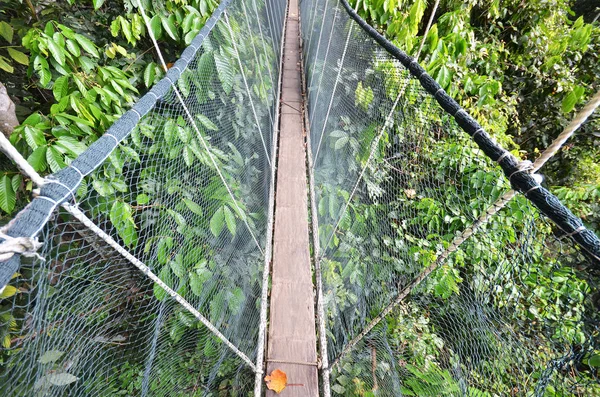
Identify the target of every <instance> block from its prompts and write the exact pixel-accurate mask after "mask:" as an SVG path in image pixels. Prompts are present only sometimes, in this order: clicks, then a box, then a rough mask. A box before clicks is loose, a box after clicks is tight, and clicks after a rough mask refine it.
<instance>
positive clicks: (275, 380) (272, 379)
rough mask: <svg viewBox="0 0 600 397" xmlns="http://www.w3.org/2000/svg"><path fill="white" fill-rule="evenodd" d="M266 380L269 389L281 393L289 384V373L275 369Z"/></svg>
mask: <svg viewBox="0 0 600 397" xmlns="http://www.w3.org/2000/svg"><path fill="white" fill-rule="evenodd" d="M265 382H267V389H269V390H273V391H274V392H275V393H277V394H279V393H281V391H282V390H283V389H285V385H287V375H286V374H285V372H283V371H281V370H279V369H275V370H273V372H271V375H269V376H265Z"/></svg>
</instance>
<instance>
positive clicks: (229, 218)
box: [223, 206, 236, 236]
mask: <svg viewBox="0 0 600 397" xmlns="http://www.w3.org/2000/svg"><path fill="white" fill-rule="evenodd" d="M223 213H224V215H225V223H226V224H227V229H229V232H230V233H231V234H232V235H233V236H235V229H236V222H235V215H233V212H232V211H231V210H230V209H229V207H228V206H224V207H223Z"/></svg>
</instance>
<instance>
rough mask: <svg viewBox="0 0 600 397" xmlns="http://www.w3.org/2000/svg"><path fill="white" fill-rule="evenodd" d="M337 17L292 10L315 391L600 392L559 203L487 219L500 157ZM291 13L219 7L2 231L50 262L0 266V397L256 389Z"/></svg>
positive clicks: (575, 230)
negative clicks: (300, 92)
mask: <svg viewBox="0 0 600 397" xmlns="http://www.w3.org/2000/svg"><path fill="white" fill-rule="evenodd" d="M347 7H348V5H347V3H345V0H320V1H317V0H304V1H303V2H302V3H301V15H300V16H301V24H302V39H303V51H304V53H303V56H304V58H303V61H304V72H305V76H304V77H305V82H306V88H307V92H306V95H307V103H306V110H307V114H306V119H307V120H308V123H307V124H308V127H309V128H310V133H309V136H308V137H307V139H308V144H309V145H308V146H307V149H308V150H309V154H310V158H309V164H310V165H311V168H310V175H309V177H310V180H311V182H312V183H311V185H312V187H313V190H314V192H313V193H314V201H313V203H312V204H313V208H312V213H313V215H314V216H313V219H312V222H313V226H314V229H313V230H314V231H315V236H314V237H315V239H314V241H315V246H314V247H313V250H314V252H315V254H316V262H315V269H316V270H317V272H316V277H315V279H316V281H317V293H316V295H317V296H319V294H320V291H319V282H320V281H322V289H323V294H324V297H323V299H322V300H321V302H319V304H322V305H323V308H324V310H323V312H324V313H323V321H322V324H323V325H324V328H325V332H324V333H323V335H324V336H325V341H326V349H325V350H323V351H321V357H322V362H323V363H324V364H325V368H323V369H322V374H323V375H325V376H324V377H323V380H324V382H322V384H321V388H322V389H321V390H322V391H323V393H324V394H325V395H327V391H328V388H329V387H330V388H331V391H332V393H333V394H334V395H344V396H396V395H397V396H445V395H448V396H459V395H468V396H477V397H484V396H489V397H491V396H600V380H599V378H598V373H597V369H598V368H600V346H599V345H600V340H599V338H600V336H599V333H600V327H599V325H598V324H599V321H598V320H599V318H598V314H597V312H598V307H599V306H600V305H599V303H598V302H599V301H600V299H599V295H598V293H597V291H598V280H599V278H598V273H597V272H598V268H599V267H598V263H596V262H594V261H593V259H590V258H591V257H593V255H595V254H594V252H596V251H594V250H595V249H596V248H594V246H593V244H596V243H597V241H598V239H597V237H595V236H594V235H593V233H592V232H590V231H589V230H584V229H581V224H580V220H578V219H576V220H577V222H579V224H577V222H575V223H571V224H570V225H571V228H570V229H565V228H564V227H563V226H561V225H560V222H559V223H557V224H558V225H559V226H560V228H563V229H564V230H566V232H563V231H561V230H560V229H559V228H558V227H557V226H556V225H557V224H555V223H552V222H549V221H548V220H547V218H546V215H548V216H549V217H550V218H551V219H553V220H555V221H556V219H555V218H557V217H552V215H549V214H548V209H552V208H556V207H557V205H559V204H560V203H558V202H557V201H553V200H554V199H553V198H552V197H550V196H549V193H547V191H546V190H545V189H544V188H543V187H540V186H537V185H535V181H534V178H532V177H531V176H530V175H529V173H528V172H527V170H526V169H522V170H521V169H517V168H514V169H517V171H515V172H514V174H519V175H516V176H515V177H514V178H511V181H512V182H513V183H515V181H517V182H519V183H521V182H522V183H521V185H520V186H521V187H519V190H524V189H523V188H522V187H523V186H525V187H526V189H525V193H526V194H525V195H517V196H516V197H514V198H512V199H510V200H508V202H507V203H506V204H498V203H499V201H498V200H499V199H500V198H501V197H503V196H504V195H505V194H506V193H507V192H509V191H510V189H511V184H510V183H509V181H508V179H507V178H506V176H505V174H506V170H507V169H510V167H516V165H515V164H516V160H515V159H514V157H511V156H507V155H504V154H502V150H500V149H498V148H497V147H495V148H492V149H493V150H496V152H495V157H494V156H492V158H494V160H496V161H492V160H490V157H489V156H490V154H489V151H485V150H484V149H482V144H481V142H483V140H484V139H488V138H487V134H486V133H485V131H483V130H482V132H481V134H479V136H477V137H475V135H476V134H475V133H474V131H471V132H470V134H467V133H466V132H464V131H463V129H461V127H463V128H465V127H464V125H466V124H470V125H473V123H471V122H470V121H469V120H468V119H467V116H465V115H466V113H465V112H464V111H463V113H462V115H460V117H461V119H460V120H462V122H461V121H459V123H460V126H461V127H459V124H457V121H456V119H455V117H457V118H458V117H459V116H457V115H459V112H458V111H456V112H453V113H452V114H453V115H454V116H451V115H449V114H448V109H447V107H452V106H454V105H452V104H450V105H448V103H449V102H448V103H446V105H448V106H444V109H446V111H444V110H443V109H442V107H440V104H439V103H438V100H437V99H436V98H438V95H437V92H436V94H435V96H434V95H431V94H430V93H428V91H427V90H426V89H424V88H423V87H424V86H426V85H424V83H423V81H427V78H429V77H428V76H425V77H424V78H421V79H417V78H415V77H413V74H414V72H415V69H416V66H415V67H414V68H411V69H410V71H409V69H407V68H406V67H405V66H403V65H404V64H403V63H402V61H401V60H399V59H400V58H399V57H397V56H392V55H390V54H389V52H388V51H389V48H388V47H386V48H385V49H384V47H385V46H384V47H382V46H381V45H380V44H381V42H378V41H376V40H375V39H374V38H373V37H374V36H373V34H368V33H367V31H365V30H364V29H363V28H364V26H361V25H359V24H358V23H357V22H356V19H353V18H352V17H351V15H350V14H349V13H348V10H347ZM285 12H286V2H285V1H284V0H231V1H229V0H225V1H222V2H221V5H220V7H219V8H218V9H217V11H215V14H214V15H213V17H212V18H211V19H210V20H209V21H207V24H206V26H205V28H204V29H203V30H202V31H201V32H200V34H199V36H198V37H197V38H196V39H195V40H194V41H193V42H192V45H191V46H190V48H188V49H186V51H185V52H184V53H183V54H182V56H181V59H180V60H179V61H178V62H177V63H175V65H174V66H173V68H172V69H171V70H170V71H169V72H168V73H167V78H166V79H164V80H162V81H161V82H159V83H158V84H157V85H156V86H155V87H154V88H153V89H152V90H151V92H150V93H149V94H147V95H146V96H144V97H143V98H141V99H140V101H139V102H138V104H136V106H135V107H134V108H133V110H132V111H130V112H128V113H127V114H125V115H123V117H122V118H121V119H120V120H119V121H118V122H117V123H116V124H115V125H114V126H113V127H111V129H110V130H109V131H107V134H105V135H104V136H103V137H102V138H100V139H99V140H98V141H97V142H95V143H94V144H93V145H92V146H91V147H90V149H89V150H88V151H86V152H85V153H83V154H82V155H81V156H80V157H79V158H77V159H76V160H74V161H73V163H71V164H70V165H69V166H68V167H67V168H65V169H64V170H63V171H60V172H58V173H57V174H55V175H53V176H52V177H49V178H47V179H46V180H45V181H44V184H43V186H42V188H41V190H40V192H39V195H38V197H37V198H35V199H34V200H33V201H32V203H31V204H30V205H29V206H28V207H27V208H26V209H25V210H24V211H22V212H21V213H19V215H18V216H17V217H16V218H15V219H14V220H13V221H12V222H11V224H9V225H8V227H7V228H5V229H4V230H5V232H6V235H2V239H3V240H4V242H3V245H7V244H13V247H14V246H15V244H17V245H18V244H21V243H23V241H24V243H27V244H29V243H31V240H30V239H27V238H30V237H36V236H37V237H39V239H40V241H42V242H43V244H42V247H41V249H39V250H37V254H38V256H21V255H18V254H17V255H14V256H12V257H11V258H9V259H8V260H6V257H5V255H6V254H4V252H6V251H7V250H3V251H1V253H0V258H1V259H2V260H3V262H0V285H2V286H4V284H5V280H9V279H10V281H8V285H6V286H5V287H4V288H3V289H2V290H1V292H0V294H1V295H0V342H1V343H2V347H1V350H0V392H1V393H3V395H9V396H13V395H15V396H32V395H40V396H42V395H43V396H65V395H69V396H88V395H101V396H113V395H127V396H146V395H152V396H196V395H198V396H200V395H202V396H204V395H207V396H208V395H232V396H236V395H239V396H245V395H252V390H253V389H254V390H255V391H256V390H258V391H260V384H261V382H262V377H263V376H262V374H261V372H260V370H262V368H263V366H264V357H263V352H264V332H265V327H266V321H264V320H265V319H266V310H267V308H266V301H265V300H264V298H266V296H267V290H268V285H266V284H267V283H264V284H263V280H266V279H268V278H266V277H265V274H266V273H265V269H266V270H267V271H268V266H269V264H270V251H271V247H270V237H269V235H270V231H271V230H270V229H271V225H272V213H273V205H274V203H273V191H274V188H273V184H274V181H273V175H274V165H275V163H276V158H275V157H276V156H275V153H274V149H273V148H274V147H276V145H277V142H276V140H277V123H278V116H279V114H278V107H277V98H279V88H278V82H279V75H280V61H281V59H280V54H281V53H280V51H281V45H282V28H283V24H284V17H285ZM294 17H295V16H294ZM371 33H372V32H371ZM386 49H387V51H386ZM410 65H413V63H410ZM410 65H409V66H410ZM294 66H295V65H291V67H294ZM413 66H414V65H413ZM411 72H412V74H411ZM429 79H430V78H429ZM431 86H432V83H430V87H431ZM443 95H446V94H445V93H444V92H442V96H443ZM455 110H456V109H455ZM477 132H479V131H477ZM486 142H487V141H486ZM487 144H488V148H489V147H492V146H493V145H491V144H490V143H489V142H487ZM501 160H503V161H504V163H501V165H502V167H504V169H503V168H501V167H500V166H498V162H501ZM507 163H509V164H508V165H507ZM513 163H515V164H513ZM521 174H523V175H521ZM532 181H534V182H532ZM527 183H534V185H526V184H527ZM515 185H516V184H515ZM530 192H533V193H531V194H529V193H530ZM540 192H542V193H543V194H546V196H544V197H548V201H547V203H546V204H547V206H544V205H543V204H544V203H542V205H541V204H540V201H539V200H538V201H537V202H536V201H535V200H533V199H532V196H533V195H538V196H536V197H542V196H539V194H541V193H540ZM528 194H529V195H528ZM529 200H532V201H533V202H536V205H537V206H538V207H539V208H541V209H540V210H538V209H537V208H536V207H535V206H533V205H532V204H531V203H530V201H529ZM60 204H63V205H62V206H60ZM563 208H564V207H563ZM542 213H543V214H542ZM559 218H560V219H559V221H563V220H564V221H565V222H567V221H571V220H573V219H574V216H573V215H572V214H570V213H569V212H568V211H567V210H566V209H564V211H563V212H562V213H561V214H560V217H559ZM482 219H484V220H483V221H482ZM557 219H558V218H557ZM20 237H26V239H25V240H18V241H17V238H20ZM569 237H573V238H575V239H576V241H577V242H578V243H580V244H581V242H583V243H586V242H588V243H589V242H591V245H589V246H588V247H591V251H590V250H587V251H585V245H582V246H583V248H584V250H583V251H580V250H579V248H578V247H576V246H574V245H573V244H572V242H571V239H570V238H569ZM19 247H20V248H19V249H22V250H24V251H31V252H30V253H33V252H35V251H36V250H35V249H33V248H35V247H33V248H32V247H25V246H19ZM597 248H600V247H597ZM582 252H584V253H585V255H584V254H582ZM140 270H141V271H140ZM319 307H320V305H319V306H318V309H319ZM317 311H320V310H317ZM329 375H330V382H329V383H327V376H329ZM257 385H259V387H258V388H257V387H256V386H257ZM296 386H297V385H296ZM290 390H292V391H293V390H294V389H293V388H291V387H290Z"/></svg>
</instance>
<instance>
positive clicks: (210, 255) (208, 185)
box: [0, 0, 285, 396]
mask: <svg viewBox="0 0 600 397" xmlns="http://www.w3.org/2000/svg"><path fill="white" fill-rule="evenodd" d="M228 3H229V4H228ZM284 13H285V2H284V1H280V0H266V2H265V1H264V0H252V1H241V0H234V1H232V2H228V1H225V2H223V4H222V5H221V7H220V8H219V9H218V10H217V11H216V14H215V15H214V16H213V18H212V19H211V21H210V24H214V27H212V26H211V27H212V29H211V30H210V29H204V30H203V31H202V32H201V33H200V36H199V37H198V38H197V39H196V40H194V42H193V43H192V47H191V50H190V49H188V50H186V54H188V55H189V53H190V52H191V54H192V56H191V57H189V59H188V61H189V63H188V64H187V65H185V64H184V66H187V68H185V70H183V69H184V68H181V67H179V66H180V63H179V62H178V63H177V64H176V65H175V66H176V67H178V68H179V69H180V70H178V71H177V72H181V75H180V76H179V77H178V78H177V79H172V80H174V81H173V82H174V85H173V86H172V87H171V86H170V82H169V81H167V80H164V81H162V82H161V83H159V86H160V85H162V86H164V85H165V84H166V85H167V86H169V87H168V88H167V89H165V92H166V94H164V95H157V94H156V93H155V91H154V90H153V92H151V93H149V94H148V95H147V96H145V97H144V98H143V99H142V100H141V101H140V103H141V104H143V103H147V102H148V101H151V100H156V99H157V97H159V98H158V100H157V101H156V104H155V105H154V106H152V108H151V109H150V111H149V112H147V110H146V111H143V112H142V111H136V113H138V114H139V113H141V114H144V113H146V112H147V113H146V114H145V115H144V116H143V117H142V118H141V120H140V121H139V122H138V123H137V124H135V127H134V128H133V130H131V131H125V133H124V134H123V135H122V136H124V137H125V138H124V139H123V140H122V141H121V142H120V144H119V145H118V147H117V148H116V149H114V150H112V151H111V152H110V155H109V156H108V158H106V157H104V159H102V158H101V159H100V160H103V162H102V163H101V164H99V166H98V168H97V169H96V170H95V171H93V172H92V173H91V174H90V175H89V176H88V177H86V178H85V179H84V180H83V182H82V183H81V185H80V186H79V187H78V188H77V190H76V192H74V193H73V194H72V197H68V198H67V201H71V203H76V205H77V207H78V208H79V209H80V210H81V211H82V212H83V213H85V215H86V216H87V217H88V218H89V219H90V220H91V221H92V222H93V223H94V224H95V225H97V226H98V227H99V228H100V229H101V230H102V231H104V232H105V233H106V234H108V235H109V236H110V237H112V239H114V240H115V241H116V242H117V243H118V244H119V245H121V246H122V247H124V248H125V249H126V250H127V251H128V252H129V253H130V254H131V255H132V256H133V257H135V258H137V259H138V260H139V261H141V262H142V263H143V264H145V265H146V266H147V267H148V268H149V269H150V270H151V271H152V272H153V273H154V274H156V275H158V277H159V278H160V280H162V282H164V283H165V284H166V285H167V286H169V287H170V288H172V289H173V290H174V291H176V292H177V294H179V295H180V297H181V298H183V300H185V301H187V302H188V303H189V304H190V305H191V307H193V308H194V309H196V310H197V311H198V312H199V313H200V314H201V315H202V316H204V317H205V318H206V319H207V320H208V321H209V322H210V323H211V324H212V325H213V326H214V327H215V328H216V329H217V330H218V331H219V332H221V333H222V335H223V336H224V338H226V339H227V340H228V341H229V342H231V344H233V345H234V346H235V347H236V348H237V349H239V352H240V353H241V354H237V353H236V352H234V351H233V350H232V349H231V348H230V347H229V346H228V345H227V344H226V343H225V342H224V341H223V340H221V339H219V338H218V337H216V336H215V334H214V333H212V332H211V331H210V330H209V329H208V328H207V327H206V326H205V325H203V324H202V323H201V322H200V321H199V318H198V316H195V315H194V313H192V312H190V311H189V310H188V309H186V307H184V306H183V305H182V304H180V302H176V301H175V299H173V297H171V296H169V294H167V292H165V290H163V289H162V288H161V287H160V286H159V285H158V284H156V283H154V282H152V281H151V280H150V279H149V278H148V277H147V276H146V274H144V273H142V272H140V271H139V270H138V269H137V268H136V267H135V266H134V265H133V264H132V263H131V262H130V261H129V260H127V259H126V258H125V257H124V256H123V255H122V254H120V253H119V252H117V250H116V249H115V248H114V247H113V246H111V245H110V244H109V243H107V242H106V241H105V239H103V238H101V236H99V235H98V234H97V233H94V232H92V231H91V230H90V229H89V225H85V224H84V223H82V222H80V220H78V219H76V218H75V217H74V216H73V215H72V214H71V213H70V212H68V211H66V210H65V209H58V210H57V211H54V212H52V213H51V214H50V215H49V216H50V218H49V219H48V222H47V224H46V225H45V226H43V230H42V231H41V234H40V236H39V237H40V240H41V241H43V247H42V249H41V250H40V251H38V253H39V255H40V259H34V258H24V257H22V258H21V264H20V269H19V270H18V272H17V273H15V274H14V276H13V278H12V280H11V281H10V283H9V285H8V286H7V287H6V288H5V289H4V291H3V292H2V293H3V295H2V297H3V298H4V299H2V300H0V336H1V337H2V342H3V343H2V344H3V347H2V350H1V351H0V394H2V395H6V396H17V395H18V396H33V395H44V396H66V395H69V396H90V395H103V396H115V395H127V396H146V395H152V396H180V395H181V396H184V395H185V396H192V395H194V396H196V395H197V396H200V395H248V394H250V393H251V390H252V389H253V388H254V381H255V379H254V378H255V371H254V369H253V367H252V365H256V360H257V349H259V347H258V346H261V345H260V344H259V330H260V329H261V328H262V329H264V326H265V324H260V321H259V320H260V310H261V299H260V298H261V291H262V288H263V286H262V279H263V276H262V273H263V267H264V263H265V252H266V251H267V250H268V249H270V248H269V247H266V241H267V225H268V223H269V219H270V216H271V214H270V213H269V200H270V191H271V190H272V182H273V181H272V177H271V175H272V164H273V160H274V159H273V153H272V147H273V144H274V142H273V141H274V139H273V137H274V128H275V127H276V124H275V119H276V117H277V111H276V106H275V105H276V97H277V95H278V80H279V68H280V61H279V58H280V56H279V54H280V46H281V35H282V27H283V19H284ZM207 26H208V23H207ZM208 31H210V33H209V34H207V33H208ZM204 36H206V37H204ZM194 46H195V47H194ZM170 75H172V74H171V73H170ZM173 87H176V88H173ZM178 95H179V96H180V97H181V99H182V100H183V103H182V101H181V100H180V98H178ZM125 118H126V117H125V116H124V119H125ZM117 125H120V124H118V123H117ZM115 128H118V127H115ZM109 133H111V131H109ZM113 135H115V136H117V135H116V134H113ZM107 139H108V142H110V141H111V138H110V137H109V138H107ZM120 139H121V137H120V136H118V137H117V138H113V143H114V140H120ZM99 142H100V141H99ZM102 142H105V141H104V140H103V141H102ZM102 144H103V143H98V144H97V145H94V146H92V148H90V150H89V151H88V157H87V159H88V160H89V159H90V158H94V150H97V149H98V148H100V149H102V148H101V145H102ZM90 153H91V154H90ZM96 157H97V156H96ZM74 164H75V163H74ZM78 164H81V161H80V162H79V163H77V165H78ZM94 166H95V164H94ZM73 169H74V168H70V171H69V170H67V173H63V174H62V177H64V176H65V175H69V174H68V172H71V174H73V173H72V171H73ZM81 169H82V168H79V170H81ZM59 174H60V173H59ZM57 178H58V180H59V182H61V183H62V184H65V185H68V184H69V181H67V180H66V179H60V178H61V175H58V176H57ZM52 185H57V184H56V183H54V184H52ZM43 194H44V190H42V195H43ZM48 201H49V200H42V199H41V198H38V199H36V200H34V202H33V203H32V204H31V205H30V206H29V207H28V208H27V209H26V210H25V211H24V213H22V214H20V215H19V216H18V217H17V220H19V217H20V218H21V219H23V217H27V216H33V215H35V214H37V213H39V212H43V211H42V210H41V209H40V208H41V207H40V205H41V204H40V203H42V202H46V203H47V202H48ZM32 214H33V215H32ZM9 230H11V229H9ZM9 234H10V232H9ZM13 237H16V236H13ZM265 310H266V309H265ZM247 361H248V362H247ZM261 366H262V363H258V367H259V368H260V367H261Z"/></svg>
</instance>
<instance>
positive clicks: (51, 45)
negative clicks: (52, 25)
mask: <svg viewBox="0 0 600 397" xmlns="http://www.w3.org/2000/svg"><path fill="white" fill-rule="evenodd" d="M46 44H47V45H48V50H50V53H51V54H52V58H54V60H56V62H58V64H59V65H60V66H63V65H64V64H65V53H64V52H63V49H62V48H60V47H59V46H58V45H57V44H56V43H55V42H54V40H53V39H52V38H48V40H47V41H46Z"/></svg>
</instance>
